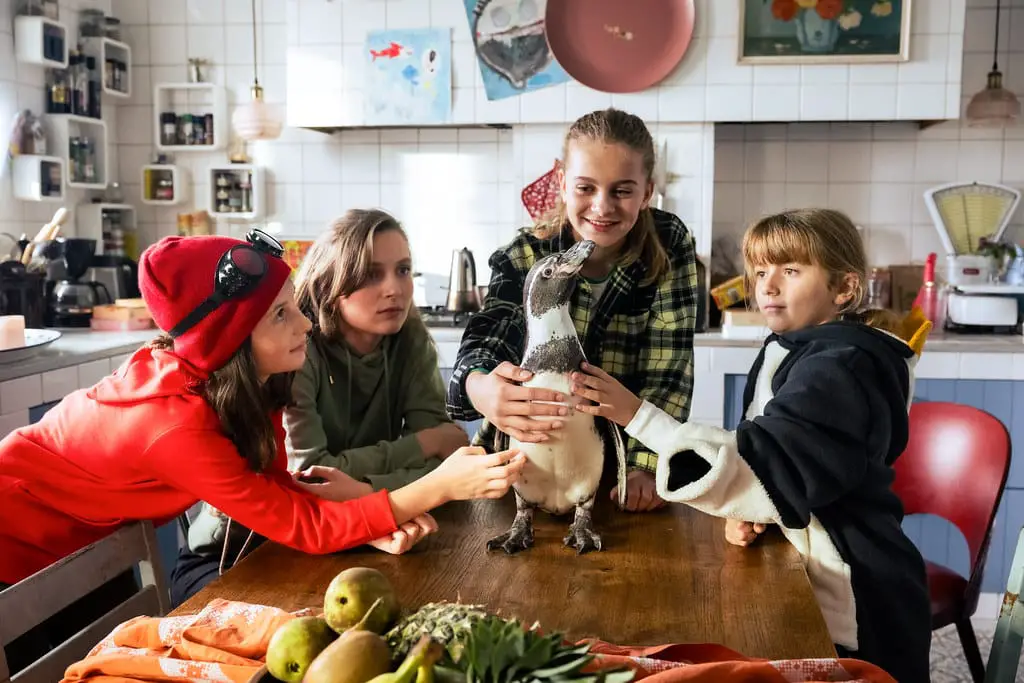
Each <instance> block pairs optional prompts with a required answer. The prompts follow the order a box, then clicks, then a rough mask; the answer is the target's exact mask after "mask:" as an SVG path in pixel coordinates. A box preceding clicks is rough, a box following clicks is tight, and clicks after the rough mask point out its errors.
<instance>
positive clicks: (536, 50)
mask: <svg viewBox="0 0 1024 683" xmlns="http://www.w3.org/2000/svg"><path fill="white" fill-rule="evenodd" d="M463 2H464V3H465V6H466V15H467V16H468V17H469V31H470V35H472V36H473V47H474V48H475V49H476V56H477V61H478V62H479V64H480V73H481V75H482V76H483V81H484V88H485V89H486V91H487V99H488V100H500V99H504V98H506V97H512V96H514V95H522V94H523V93H524V92H529V91H531V90H538V89H540V88H547V87H550V86H553V85H559V84H561V83H565V82H566V81H568V80H569V74H567V73H566V72H565V69H563V68H562V67H561V66H559V64H558V62H556V61H555V59H554V57H552V56H551V50H550V49H549V48H548V39H547V36H546V35H545V34H544V9H545V7H546V0H463Z"/></svg>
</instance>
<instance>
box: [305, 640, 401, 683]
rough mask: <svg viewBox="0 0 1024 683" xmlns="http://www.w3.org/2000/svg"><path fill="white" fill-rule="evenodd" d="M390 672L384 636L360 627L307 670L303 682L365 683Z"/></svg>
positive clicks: (337, 642)
mask: <svg viewBox="0 0 1024 683" xmlns="http://www.w3.org/2000/svg"><path fill="white" fill-rule="evenodd" d="M390 670H391V648H389V647H388V642H387V641H386V640H384V638H383V637H381V636H379V635H377V634H376V633H372V632H370V631H363V630H360V629H358V628H356V629H350V630H348V631H345V633H343V634H341V636H340V637H339V638H338V639H337V640H335V641H334V642H333V643H331V644H330V645H328V646H327V647H326V648H324V651H323V652H321V653H320V654H319V655H318V656H317V658H316V659H314V660H313V663H312V664H310V665H309V668H308V669H307V670H306V677H305V678H304V679H302V680H303V683H366V682H367V681H369V680H370V679H372V678H375V677H376V676H379V675H380V674H382V673H386V672H388V671H390Z"/></svg>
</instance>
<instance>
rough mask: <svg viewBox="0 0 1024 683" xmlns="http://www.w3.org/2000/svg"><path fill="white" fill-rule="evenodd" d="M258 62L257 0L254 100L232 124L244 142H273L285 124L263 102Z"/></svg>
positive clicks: (253, 52)
mask: <svg viewBox="0 0 1024 683" xmlns="http://www.w3.org/2000/svg"><path fill="white" fill-rule="evenodd" d="M257 66H258V65H257V61H256V0H252V88H251V89H250V92H251V93H252V100H251V101H250V102H248V103H247V104H244V105H241V106H239V107H237V108H236V109H235V113H234V114H233V115H232V117H231V123H232V125H233V126H234V128H235V133H236V134H237V135H238V137H240V138H242V139H243V140H273V139H275V138H277V137H278V136H280V135H281V128H282V127H283V124H282V122H281V120H280V119H279V118H277V116H276V115H275V113H274V111H273V109H272V108H271V107H270V106H268V105H267V103H266V102H264V101H263V87H262V86H260V79H259V73H258V71H257Z"/></svg>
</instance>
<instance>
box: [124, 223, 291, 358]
mask: <svg viewBox="0 0 1024 683" xmlns="http://www.w3.org/2000/svg"><path fill="white" fill-rule="evenodd" d="M239 244H248V242H243V241H242V240H237V239H233V238H230V237H219V236H212V235H211V236H201V237H165V238H163V239H162V240H160V241H159V242H157V243H156V244H154V245H153V246H151V247H149V248H148V249H146V251H145V252H144V253H143V254H142V258H141V260H140V262H139V289H140V290H141V291H142V298H143V299H144V300H145V302H146V306H147V307H148V308H149V311H150V313H151V314H152V315H153V321H154V322H155V323H156V324H157V326H159V327H160V329H161V330H164V331H165V332H166V331H168V330H170V329H172V328H173V327H174V326H175V325H177V324H178V323H180V322H181V321H182V320H183V319H184V318H185V316H186V315H188V314H189V313H191V312H192V310H193V309H194V308H195V307H196V306H198V305H199V304H201V303H202V302H203V301H204V300H205V299H206V298H207V297H208V296H210V295H211V294H213V289H214V277H215V273H216V269H217V263H218V262H219V261H220V258H221V256H223V255H224V254H225V253H226V252H227V251H228V249H230V248H231V247H233V246H236V245H239ZM263 256H264V258H265V259H266V261H267V272H266V273H265V274H264V275H263V279H262V280H261V281H260V283H259V284H258V285H257V286H256V288H255V289H254V290H252V291H251V292H249V293H247V294H245V295H243V296H240V297H236V298H233V299H229V300H228V301H225V302H224V303H223V304H221V305H220V306H218V307H217V308H215V309H214V310H213V312H211V313H210V314H209V315H207V316H206V317H205V318H203V319H202V320H200V321H199V322H198V323H196V324H195V325H194V326H193V327H192V328H191V329H189V330H187V331H186V332H185V333H184V334H182V335H180V336H178V337H176V338H175V340H174V352H175V353H176V354H177V355H178V356H181V357H182V358H184V359H185V360H187V361H188V362H189V363H191V364H192V365H194V366H196V367H197V368H199V369H200V370H203V371H205V372H213V371H214V370H217V369H219V368H221V367H223V365H224V364H225V363H227V361H228V360H229V359H230V358H231V356H233V355H234V353H235V351H237V350H238V349H239V347H241V346H242V344H243V343H244V342H245V340H246V339H247V338H248V337H249V335H250V334H252V331H253V328H255V327H256V324H257V323H258V322H259V321H260V319H261V318H262V317H263V316H264V314H266V312H267V311H268V310H269V309H270V305H271V304H272V303H274V299H275V298H276V297H277V295H278V293H279V292H280V291H281V287H283V286H284V283H285V281H286V280H287V279H288V277H289V276H290V275H291V267H290V266H289V265H288V264H287V263H286V262H285V261H284V260H282V259H280V258H276V257H274V256H271V255H270V254H263Z"/></svg>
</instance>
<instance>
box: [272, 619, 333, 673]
mask: <svg viewBox="0 0 1024 683" xmlns="http://www.w3.org/2000/svg"><path fill="white" fill-rule="evenodd" d="M337 637H338V635H337V634H336V633H335V632H334V631H333V630H332V629H331V627H330V626H328V625H327V622H326V621H324V620H323V619H321V618H320V617H298V618H295V619H292V620H291V621H289V622H287V623H285V624H283V625H281V626H280V627H279V628H278V629H277V630H276V631H274V635H273V636H271V638H270V643H269V644H268V645H267V671H269V672H270V675H271V676H273V677H274V678H276V679H277V680H279V681H284V682H285V683H298V682H299V681H301V680H302V677H303V676H304V675H305V674H306V669H308V668H309V665H310V664H311V663H312V662H313V660H314V659H316V657H317V655H319V654H320V653H321V652H323V650H324V648H326V647H327V646H328V645H330V644H331V641H333V640H334V639H335V638H337Z"/></svg>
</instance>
